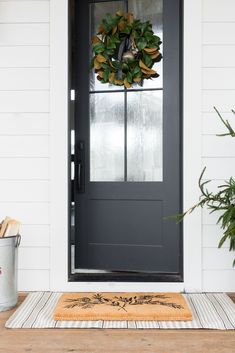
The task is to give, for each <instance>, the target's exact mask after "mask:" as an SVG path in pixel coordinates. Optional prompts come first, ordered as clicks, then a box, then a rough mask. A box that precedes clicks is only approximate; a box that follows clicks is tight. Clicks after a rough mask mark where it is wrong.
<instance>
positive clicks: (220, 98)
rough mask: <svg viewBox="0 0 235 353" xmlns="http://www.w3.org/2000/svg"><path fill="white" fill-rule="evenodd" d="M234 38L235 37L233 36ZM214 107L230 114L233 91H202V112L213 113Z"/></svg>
mask: <svg viewBox="0 0 235 353" xmlns="http://www.w3.org/2000/svg"><path fill="white" fill-rule="evenodd" d="M234 37H235V36H234ZM214 106H215V107H216V108H217V109H218V110H219V111H220V112H221V113H222V112H230V111H231V109H234V108H235V90H230V91H226V90H204V91H202V110H203V112H205V113H209V112H213V111H214V109H213V107H214Z"/></svg>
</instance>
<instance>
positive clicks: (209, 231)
mask: <svg viewBox="0 0 235 353" xmlns="http://www.w3.org/2000/svg"><path fill="white" fill-rule="evenodd" d="M202 231H203V234H202V244H203V247H204V248H218V244H219V242H220V239H221V238H222V236H223V229H221V228H220V226H219V225H213V224H211V225H204V226H203V228H202ZM228 247H229V241H226V242H225V243H224V245H223V248H228Z"/></svg>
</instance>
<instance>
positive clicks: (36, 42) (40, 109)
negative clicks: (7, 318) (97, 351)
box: [0, 0, 50, 290]
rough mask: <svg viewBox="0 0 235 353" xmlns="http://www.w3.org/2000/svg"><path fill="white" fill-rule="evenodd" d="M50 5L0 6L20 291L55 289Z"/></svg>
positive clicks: (0, 164) (6, 195)
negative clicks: (52, 278) (19, 242)
mask: <svg viewBox="0 0 235 353" xmlns="http://www.w3.org/2000/svg"><path fill="white" fill-rule="evenodd" d="M49 66H50V64H49V1H20V0H18V1H10V0H9V1H0V218H1V219H2V218H3V217H5V216H6V215H9V216H12V217H15V218H18V219H20V220H21V221H22V223H23V225H22V231H21V233H22V234H23V237H22V245H21V247H20V249H19V289H20V290H32V289H35V290H40V289H48V288H49V268H50V265H49V252H50V248H49V244H50V219H49V201H50V197H49V164H50V151H49V89H50V83H49Z"/></svg>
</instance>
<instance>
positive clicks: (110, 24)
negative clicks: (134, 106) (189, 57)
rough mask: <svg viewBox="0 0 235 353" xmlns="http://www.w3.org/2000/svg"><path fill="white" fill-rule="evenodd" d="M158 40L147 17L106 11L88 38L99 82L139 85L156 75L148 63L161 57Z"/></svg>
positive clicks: (150, 63) (128, 86)
mask: <svg viewBox="0 0 235 353" xmlns="http://www.w3.org/2000/svg"><path fill="white" fill-rule="evenodd" d="M161 43H162V42H161V40H160V38H159V37H158V36H156V35H155V34H154V32H153V30H152V24H151V23H150V22H149V21H146V22H141V21H140V20H137V19H135V18H134V16H133V14H132V13H124V12H121V11H118V12H117V13H116V14H115V15H111V14H107V15H106V17H105V18H104V19H103V20H102V23H101V24H100V26H99V28H98V32H97V35H96V36H95V37H93V38H92V49H93V52H94V57H93V58H92V61H91V68H94V69H95V72H96V73H97V79H98V80H99V81H100V82H102V83H111V84H114V85H118V86H123V85H124V86H125V88H131V87H132V84H135V83H136V84H140V85H141V84H142V82H143V80H144V79H152V78H154V77H158V76H159V74H158V73H157V72H156V71H155V70H153V69H152V67H153V65H154V64H155V63H156V62H159V61H160V60H161V59H162V55H161V53H160V52H159V49H160V44H161Z"/></svg>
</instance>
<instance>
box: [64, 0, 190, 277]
mask: <svg viewBox="0 0 235 353" xmlns="http://www.w3.org/2000/svg"><path fill="white" fill-rule="evenodd" d="M68 1H69V21H68V23H69V31H68V32H69V48H68V51H69V62H70V65H69V75H68V76H69V85H68V87H69V92H68V93H69V94H68V97H70V90H71V89H73V87H74V84H73V80H72V77H73V75H74V72H73V71H72V70H74V68H73V69H72V66H73V58H72V55H71V52H72V47H73V43H72V42H73V40H72V33H73V30H72V27H73V23H74V18H73V13H74V12H73V3H74V2H75V1H79V0H68ZM106 1H110V0H98V1H97V2H106ZM163 1H164V0H163ZM177 1H178V2H179V14H180V18H179V63H180V66H179V76H180V80H179V92H180V102H179V116H180V134H181V138H180V141H181V142H180V165H181V167H180V174H181V175H180V181H181V182H180V188H181V193H180V194H181V199H180V208H181V209H182V206H183V138H182V136H183V0H177ZM91 2H92V1H91ZM69 103H70V102H69ZM68 110H69V114H68V116H69V122H68V161H69V163H68V180H69V183H68V184H69V190H68V216H69V220H68V282H79V281H89V282H183V224H180V225H179V227H180V234H181V236H180V254H179V261H180V271H179V272H177V273H173V274H172V273H159V272H158V273H149V272H148V273H143V272H141V273H140V272H133V271H132V272H110V273H72V266H71V246H72V243H73V242H72V241H73V240H72V232H71V201H72V199H73V189H74V186H73V181H70V180H71V167H70V165H71V162H72V161H73V158H74V156H72V155H71V153H70V151H71V122H70V116H71V104H68Z"/></svg>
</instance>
